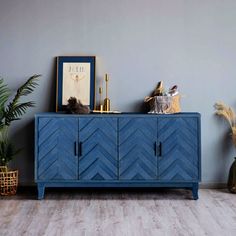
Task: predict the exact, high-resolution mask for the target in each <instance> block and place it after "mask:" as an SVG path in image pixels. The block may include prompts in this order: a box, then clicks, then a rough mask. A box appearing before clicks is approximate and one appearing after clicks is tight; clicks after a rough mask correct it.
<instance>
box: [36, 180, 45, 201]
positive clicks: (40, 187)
mask: <svg viewBox="0 0 236 236" xmlns="http://www.w3.org/2000/svg"><path fill="white" fill-rule="evenodd" d="M44 192H45V185H44V184H42V183H38V200H41V199H43V198H44Z"/></svg>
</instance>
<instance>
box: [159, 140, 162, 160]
mask: <svg viewBox="0 0 236 236" xmlns="http://www.w3.org/2000/svg"><path fill="white" fill-rule="evenodd" d="M159 156H160V157H161V156H162V142H160V143H159Z"/></svg>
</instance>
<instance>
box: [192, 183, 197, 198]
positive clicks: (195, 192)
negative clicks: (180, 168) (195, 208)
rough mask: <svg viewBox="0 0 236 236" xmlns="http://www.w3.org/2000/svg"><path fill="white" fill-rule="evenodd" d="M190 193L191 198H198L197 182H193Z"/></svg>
mask: <svg viewBox="0 0 236 236" xmlns="http://www.w3.org/2000/svg"><path fill="white" fill-rule="evenodd" d="M192 194H193V199H194V200H197V199H198V183H194V184H193V187H192Z"/></svg>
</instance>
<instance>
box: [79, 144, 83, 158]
mask: <svg viewBox="0 0 236 236" xmlns="http://www.w3.org/2000/svg"><path fill="white" fill-rule="evenodd" d="M79 156H82V142H79Z"/></svg>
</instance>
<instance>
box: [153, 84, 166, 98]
mask: <svg viewBox="0 0 236 236" xmlns="http://www.w3.org/2000/svg"><path fill="white" fill-rule="evenodd" d="M163 94H164V86H163V81H159V82H158V84H157V86H156V88H155V90H154V92H153V96H163Z"/></svg>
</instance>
